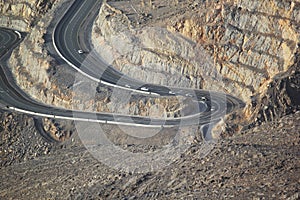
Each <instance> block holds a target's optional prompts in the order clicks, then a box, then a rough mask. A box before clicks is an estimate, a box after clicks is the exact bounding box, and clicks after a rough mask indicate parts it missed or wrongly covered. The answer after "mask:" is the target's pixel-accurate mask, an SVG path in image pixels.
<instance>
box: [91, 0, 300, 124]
mask: <svg viewBox="0 0 300 200" xmlns="http://www.w3.org/2000/svg"><path fill="white" fill-rule="evenodd" d="M112 5H113V6H112ZM137 7H138V5H135V8H136V9H134V8H133V10H134V11H135V12H137ZM160 7H163V6H160ZM192 7H193V8H192V11H191V12H189V13H188V14H185V15H181V16H180V17H178V15H175V16H173V17H172V18H169V19H168V20H167V21H168V22H167V23H168V25H167V29H164V28H163V27H162V26H156V28H149V27H147V28H145V27H141V26H136V24H134V23H133V21H134V20H132V19H133V18H134V17H132V14H131V13H130V14H128V12H127V13H126V10H125V9H124V5H123V4H122V3H120V4H118V3H113V4H105V5H104V6H103V7H102V8H101V10H100V13H99V17H98V19H97V20H96V22H95V24H94V28H93V30H94V32H93V42H94V45H95V48H96V50H97V51H98V52H99V53H100V54H101V55H102V56H103V58H104V59H106V60H107V61H108V62H110V63H112V64H113V65H114V66H115V67H116V68H117V69H119V70H121V71H122V72H124V73H125V74H128V75H129V76H132V77H134V78H136V79H140V80H143V81H146V82H152V83H157V84H165V85H169V86H181V87H193V88H203V89H213V90H219V91H224V92H226V93H230V94H234V95H235V96H237V97H239V98H241V99H243V100H244V101H245V102H247V104H248V106H247V108H246V109H245V112H244V113H243V114H242V115H245V117H246V119H249V120H250V119H251V120H252V119H253V118H255V117H256V116H257V112H256V111H254V110H256V109H254V110H253V108H252V106H251V105H250V104H251V99H252V97H253V96H255V95H258V96H261V97H263V96H264V95H266V94H267V92H268V89H267V88H268V85H270V84H271V83H272V82H273V81H274V77H275V76H276V75H277V74H279V73H283V72H285V71H287V70H288V69H289V68H290V67H291V66H292V65H293V64H294V63H295V61H296V60H295V53H296V50H297V48H298V43H299V31H298V30H299V22H300V10H299V8H300V3H299V2H298V1H283V2H282V1H276V0H273V1H254V2H253V1H249V2H245V1H233V0H228V1H212V2H206V3H194V4H193V5H192ZM118 8H122V9H123V10H125V11H121V10H118ZM151 9H154V8H151ZM149 12H151V11H149ZM125 13H126V14H127V15H126V14H125ZM152 13H155V11H153V10H152ZM137 14H138V13H137ZM147 15H148V14H147ZM129 16H130V17H129ZM166 16H168V15H166ZM161 20H162V21H163V20H165V21H166V19H161ZM153 24H155V23H153ZM148 26H151V23H150V25H149V23H148ZM177 33H181V34H182V35H183V36H185V37H186V38H183V37H180V36H179V35H177ZM187 38H188V39H187ZM189 39H190V40H192V41H190V40H189ZM177 48H178V49H177ZM203 49H204V50H203ZM166 72H167V73H166ZM214 79H217V81H215V80H214ZM257 109H259V108H257ZM244 119H245V118H243V120H244Z"/></svg>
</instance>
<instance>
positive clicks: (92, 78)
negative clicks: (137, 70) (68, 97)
mask: <svg viewBox="0 0 300 200" xmlns="http://www.w3.org/2000/svg"><path fill="white" fill-rule="evenodd" d="M68 9H69V8H68ZM67 11H68V10H66V12H67ZM57 25H58V23H57V24H56V25H55V27H54V29H53V32H52V44H53V47H54V49H55V51H56V52H57V54H58V55H59V56H60V57H61V58H62V59H63V60H64V61H65V62H66V63H67V64H68V65H70V66H71V67H72V68H73V69H75V70H76V71H77V72H79V73H81V74H82V75H84V76H86V77H88V78H89V79H91V80H93V81H95V82H97V83H102V84H104V85H108V86H112V87H115V88H121V89H124V90H129V91H133V92H136V93H142V94H148V95H151V94H153V95H157V96H160V95H159V94H158V93H151V92H145V91H141V90H135V89H131V88H127V87H124V86H119V85H115V84H111V83H108V82H106V81H103V80H101V79H97V78H95V77H93V76H91V75H89V74H87V73H86V72H84V71H82V70H81V69H79V68H78V67H76V66H75V65H74V64H73V63H71V62H70V61H69V60H68V59H67V58H65V57H64V56H63V55H62V53H61V52H60V51H59V49H58V47H57V46H56V43H55V37H54V35H55V32H56V28H57ZM141 89H142V88H141Z"/></svg>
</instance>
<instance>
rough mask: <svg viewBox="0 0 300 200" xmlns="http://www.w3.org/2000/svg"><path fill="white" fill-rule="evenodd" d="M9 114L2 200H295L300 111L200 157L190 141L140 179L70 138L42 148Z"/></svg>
mask: <svg viewBox="0 0 300 200" xmlns="http://www.w3.org/2000/svg"><path fill="white" fill-rule="evenodd" d="M4 115H7V114H4ZM13 116H14V117H13V118H12V119H11V120H10V124H12V125H9V126H3V128H2V130H1V170H0V177H1V180H2V184H1V186H0V196H1V198H2V199H33V198H39V199H41V198H47V199H55V198H58V199H65V198H71V199H74V198H76V199H82V198H101V199H107V198H109V199H112V198H118V199H141V198H142V199H153V198H157V199H174V198H175V199H178V198H184V199H186V198H187V199H193V198H204V199H217V198H221V199H226V198H233V199H270V198H273V199H298V198H299V195H300V194H299V189H300V188H299V185H300V182H299V180H300V176H299V174H300V169H299V166H300V155H299V150H300V148H299V147H300V146H299V145H300V137H299V130H300V112H297V113H296V114H293V115H289V116H286V117H283V118H281V119H279V120H276V121H274V122H268V123H265V124H263V125H261V126H258V127H255V128H252V129H250V130H247V131H245V132H242V133H240V134H235V135H234V136H232V137H228V138H225V139H222V140H220V141H219V142H218V143H217V144H216V146H215V148H214V149H213V150H212V151H211V152H210V153H209V154H208V155H207V156H205V157H203V155H202V154H203V149H202V148H203V146H201V143H194V144H193V145H192V146H191V148H190V149H189V150H188V151H187V152H185V153H183V154H182V155H181V157H180V159H178V160H176V161H175V162H174V163H173V164H171V165H169V166H167V167H166V168H164V169H162V170H159V171H155V172H149V173H145V174H131V173H125V172H119V171H116V170H114V169H112V168H110V167H107V166H105V165H103V164H102V163H100V162H99V161H97V160H96V159H94V158H93V157H92V156H91V154H90V153H89V152H88V151H87V150H86V149H85V148H84V147H83V146H82V144H81V143H80V141H79V140H78V136H77V135H76V134H75V135H73V137H72V139H70V140H69V141H68V142H66V143H64V144H54V143H48V142H46V141H45V140H44V139H43V138H42V137H41V136H40V135H39V134H36V130H35V128H34V124H33V120H32V119H31V118H28V117H26V116H20V115H13ZM20 119H22V121H21V120H20ZM1 124H5V123H4V122H3V121H1ZM6 124H7V123H6ZM24 126H27V128H26V129H24ZM11 128H13V129H11ZM111 128H113V127H111Z"/></svg>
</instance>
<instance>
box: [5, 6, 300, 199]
mask: <svg viewBox="0 0 300 200" xmlns="http://www.w3.org/2000/svg"><path fill="white" fill-rule="evenodd" d="M71 2H72V0H66V1H58V0H55V1H54V0H51V1H42V0H28V1H15V0H8V1H6V0H5V1H3V0H0V13H1V16H0V26H4V27H14V28H17V29H18V30H21V31H26V32H28V33H27V36H26V38H25V39H24V41H23V42H22V43H21V45H20V46H19V47H18V48H16V49H15V50H14V52H13V54H12V56H11V59H10V60H9V62H8V64H9V66H10V67H11V70H12V72H13V74H14V75H15V79H16V82H17V83H18V85H19V86H20V88H21V89H23V90H24V91H26V92H27V93H28V94H30V95H31V96H32V97H33V98H35V99H37V100H38V101H41V102H44V103H47V104H52V105H55V106H60V107H65V108H72V107H73V106H74V104H75V105H79V106H78V107H76V108H78V109H93V110H98V111H105V112H125V113H126V112H127V113H128V112H129V113H130V114H136V115H143V116H147V115H157V116H161V115H162V113H163V114H167V115H168V116H170V117H176V116H178V113H179V112H178V111H179V110H180V109H178V107H176V104H177V103H178V102H177V101H176V100H175V101H174V100H172V99H156V98H153V99H149V98H147V97H141V98H132V99H131V100H130V101H128V102H126V103H127V104H124V105H119V104H118V103H119V102H120V99H122V98H124V96H122V95H121V96H114V95H113V91H112V90H111V89H110V88H107V87H105V86H103V85H92V86H93V87H95V88H96V91H93V94H92V97H93V98H92V99H91V98H89V97H91V96H90V95H91V94H90V93H89V92H87V91H89V90H88V89H87V88H90V87H91V84H90V85H89V84H85V85H82V88H81V90H78V93H76V91H75V90H73V86H72V85H73V84H74V82H75V80H76V76H77V75H76V74H75V72H74V71H73V70H72V69H70V68H69V67H67V66H66V65H65V64H64V63H62V62H61V61H60V60H59V59H57V57H56V56H55V55H54V54H53V52H54V51H53V49H51V45H49V37H51V31H52V30H53V24H54V23H55V22H56V20H57V19H58V17H59V16H61V14H62V12H63V11H64V10H66V8H67V7H68V5H69V4H70V3H71ZM299 24H300V2H299V1H298V0H283V1H280V0H255V1H242V0H222V1H217V0H213V1H177V0H174V1H167V0H162V1H157V0H152V1H148V0H131V1H130V2H128V1H114V0H111V1H107V3H104V4H103V6H102V8H101V10H100V12H99V16H98V18H97V20H96V21H95V23H94V26H93V33H92V36H93V38H92V41H93V44H94V48H95V49H94V50H95V51H97V52H98V53H100V55H102V57H103V58H105V60H106V61H107V62H109V63H111V64H113V66H115V67H116V68H117V69H119V70H121V71H122V72H123V73H125V74H128V75H130V76H132V77H134V78H137V79H141V80H144V81H147V82H153V83H158V84H163V85H168V86H180V87H191V88H204V89H214V90H219V91H224V92H227V93H230V94H234V95H236V96H238V97H240V98H242V99H243V100H244V101H245V102H246V103H247V107H246V109H244V110H243V111H240V112H237V113H233V114H231V115H229V116H226V118H225V119H224V122H225V123H223V124H222V126H221V130H222V134H221V136H222V138H221V139H220V140H218V141H217V142H216V143H215V144H214V148H213V149H211V146H206V145H205V143H204V141H203V140H202V137H201V136H199V135H197V137H196V138H193V140H192V141H190V142H191V146H190V148H189V149H188V150H187V151H186V152H184V153H182V155H181V156H180V158H179V159H177V160H174V162H173V163H172V164H171V165H169V166H167V167H166V168H163V169H161V170H158V171H154V172H149V173H144V174H135V173H134V174H132V173H127V172H120V171H117V170H114V169H112V168H111V167H108V166H106V165H104V164H103V163H101V162H99V161H98V160H97V159H95V158H93V156H92V155H91V154H90V152H89V151H87V150H86V148H85V146H84V144H83V143H82V141H81V140H80V139H82V138H81V137H80V135H79V134H78V133H77V130H76V127H74V124H73V123H72V122H65V121H57V120H49V119H38V120H37V119H34V118H32V117H30V116H27V115H21V114H17V113H11V112H7V111H2V110H1V111H0V113H1V116H0V135H1V139H0V157H1V162H0V169H1V170H0V177H1V178H0V179H1V180H2V184H1V186H0V198H1V199H41V198H45V199H55V198H58V199H65V198H71V199H88V198H89V199H91V198H102V199H114V198H118V199H119V198H123V199H153V198H156V199H178V198H188V199H189V198H191V199H193V198H200V199H207V198H209V199H228V198H232V199H290V200H294V199H298V198H299V195H300V194H299V191H300V188H299V185H300V182H299V180H300V177H299V174H300V171H299V166H300V160H299V158H300V155H299V146H300V144H299V142H300V141H299V138H300V137H299V130H300V127H299V126H300V113H299V110H300V96H299V94H300V88H299V85H300V82H299V81H300V60H299V59H300V52H299V33H300V31H299V30H300V27H299ZM75 84H76V82H75ZM85 92H86V93H85ZM76 97H80V98H81V97H84V98H81V100H78V101H76ZM83 100H84V101H83ZM118 105H119V106H118ZM174 105H175V106H174ZM88 125H89V124H87V126H88ZM101 128H102V129H104V130H107V132H108V133H109V135H108V136H107V137H108V138H109V139H110V140H111V141H112V143H114V144H115V145H117V146H119V147H122V148H123V149H125V150H129V151H131V152H136V151H142V152H144V151H145V152H148V151H155V150H156V149H159V148H160V146H159V142H161V143H163V144H160V145H164V144H165V143H166V142H167V141H168V139H169V138H170V137H172V134H173V133H172V132H171V131H168V130H165V133H167V134H163V135H158V136H157V137H155V139H154V138H150V139H153V142H154V143H155V142H156V143H155V145H154V144H153V143H151V144H147V141H146V140H145V141H146V142H144V143H141V141H139V140H136V139H132V138H133V137H130V136H129V135H127V132H126V129H122V127H118V126H112V125H101ZM130 128H131V127H130ZM132 130H133V129H132ZM133 132H141V133H143V132H145V130H141V129H137V130H135V131H133ZM157 141H159V142H157ZM145 143H146V145H145ZM203 148H204V150H205V148H206V149H209V154H208V155H206V156H203Z"/></svg>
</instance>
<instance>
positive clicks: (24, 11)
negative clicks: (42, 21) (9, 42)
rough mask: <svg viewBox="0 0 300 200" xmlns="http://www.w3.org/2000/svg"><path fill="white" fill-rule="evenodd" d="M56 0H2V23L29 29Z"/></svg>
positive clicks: (0, 18) (0, 0) (0, 12)
mask: <svg viewBox="0 0 300 200" xmlns="http://www.w3.org/2000/svg"><path fill="white" fill-rule="evenodd" d="M54 3H56V0H50V1H46V0H27V1H16V0H0V14H1V17H0V21H1V23H0V25H1V26H5V27H12V28H18V29H21V30H22V31H26V30H27V31H29V30H30V28H31V27H32V26H33V25H34V24H36V23H37V19H38V18H39V17H41V16H42V15H43V14H45V13H46V12H47V11H48V10H49V9H51V7H52V6H53V4H54Z"/></svg>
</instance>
